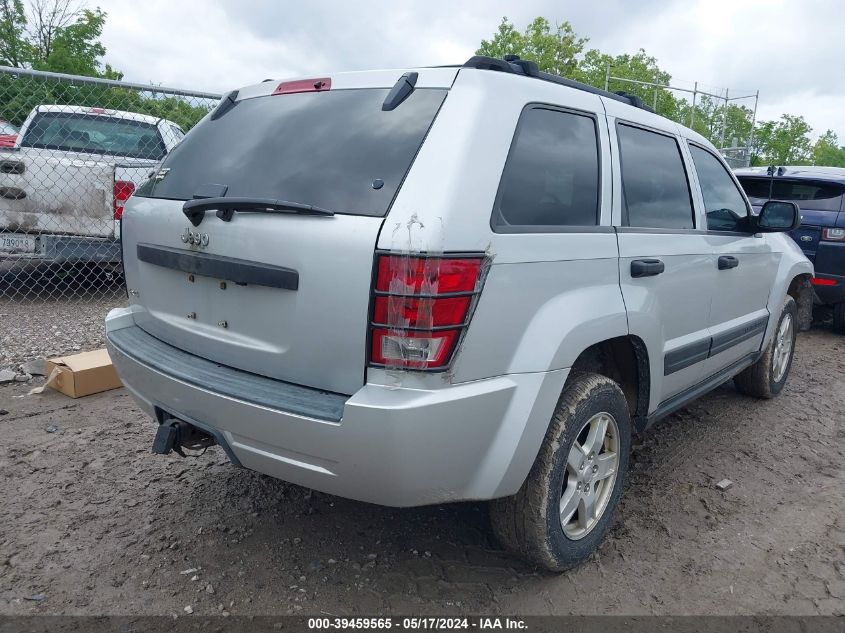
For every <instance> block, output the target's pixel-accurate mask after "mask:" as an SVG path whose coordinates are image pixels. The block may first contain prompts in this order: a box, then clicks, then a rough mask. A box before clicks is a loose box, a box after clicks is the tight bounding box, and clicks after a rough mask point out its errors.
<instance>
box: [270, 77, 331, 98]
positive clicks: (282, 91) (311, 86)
mask: <svg viewBox="0 0 845 633" xmlns="http://www.w3.org/2000/svg"><path fill="white" fill-rule="evenodd" d="M331 89H332V78H331V77H318V78H315V79H297V80H296V81H283V82H282V83H280V84H279V85H278V86H276V89H275V90H274V91H273V94H274V95H290V94H296V93H297V92H323V91H325V90H331Z"/></svg>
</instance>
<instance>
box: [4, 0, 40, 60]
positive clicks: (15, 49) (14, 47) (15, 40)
mask: <svg viewBox="0 0 845 633" xmlns="http://www.w3.org/2000/svg"><path fill="white" fill-rule="evenodd" d="M32 54H33V51H32V46H31V44H30V42H29V40H28V39H27V34H26V13H25V12H24V8H23V2H22V1H21V0H0V64H3V65H4V66H14V67H15V68H21V67H23V66H24V65H25V64H26V63H27V62H29V61H30V60H31V59H32Z"/></svg>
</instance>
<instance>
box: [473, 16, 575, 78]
mask: <svg viewBox="0 0 845 633" xmlns="http://www.w3.org/2000/svg"><path fill="white" fill-rule="evenodd" d="M586 43H587V40H586V39H583V38H579V37H578V36H577V35H576V34H575V31H573V30H572V25H570V24H569V22H563V23H561V24H559V25H557V26H556V27H555V28H554V29H552V25H551V24H550V23H549V21H548V20H547V19H546V18H543V17H537V18H534V21H533V22H531V24H529V25H528V26H527V27H526V28H525V31H524V32H523V33H520V32H519V31H517V30H516V28H515V27H514V25H513V24H511V23H510V22H509V21H508V19H507V18H506V17H504V18H502V21H501V23H500V24H499V28H498V29H497V31H496V33H495V34H494V35H493V38H492V39H491V40H490V41H487V40H482V41H481V46H479V48H478V50H477V51H476V52H475V53H476V55H487V56H488V57H499V58H501V57H504V56H505V55H519V56H520V57H521V58H523V59H530V60H531V61H534V62H537V66H539V68H540V70H544V71H547V72H550V73H554V74H556V75H561V76H563V77H572V76H573V74H574V73H575V70H576V68H577V66H578V61H577V57H578V55H579V54H580V53H581V51H582V50H584V45H585V44H586Z"/></svg>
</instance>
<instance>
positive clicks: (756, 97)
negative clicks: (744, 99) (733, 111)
mask: <svg viewBox="0 0 845 633" xmlns="http://www.w3.org/2000/svg"><path fill="white" fill-rule="evenodd" d="M759 100H760V91H759V90H758V91H757V93H756V94H755V95H754V113H753V114H752V115H751V133H750V134H749V135H748V166H749V167H751V152H752V150H753V148H754V126H755V125H756V124H757V102H758V101H759Z"/></svg>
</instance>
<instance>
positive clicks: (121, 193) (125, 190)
mask: <svg viewBox="0 0 845 633" xmlns="http://www.w3.org/2000/svg"><path fill="white" fill-rule="evenodd" d="M133 193H135V183H133V182H129V181H128V180H115V181H114V219H115V220H119V219H120V218H122V217H123V205H124V204H126V201H127V200H129V198H130V197H131V196H132V194H133Z"/></svg>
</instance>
